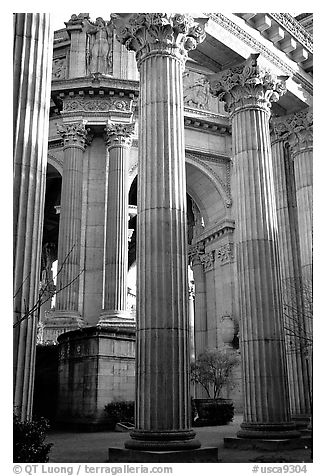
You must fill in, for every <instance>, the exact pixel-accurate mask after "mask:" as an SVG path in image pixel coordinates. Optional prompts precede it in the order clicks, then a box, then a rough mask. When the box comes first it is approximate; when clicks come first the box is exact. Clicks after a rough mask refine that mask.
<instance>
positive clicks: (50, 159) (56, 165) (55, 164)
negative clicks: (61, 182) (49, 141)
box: [48, 153, 63, 177]
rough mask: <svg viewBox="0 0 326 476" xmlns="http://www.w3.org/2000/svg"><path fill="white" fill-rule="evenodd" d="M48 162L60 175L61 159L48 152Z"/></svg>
mask: <svg viewBox="0 0 326 476" xmlns="http://www.w3.org/2000/svg"><path fill="white" fill-rule="evenodd" d="M48 164H50V165H52V167H54V168H55V169H56V170H57V171H58V172H59V174H60V175H61V177H62V172H63V162H62V160H61V159H59V158H58V157H56V156H55V155H53V154H49V153H48Z"/></svg>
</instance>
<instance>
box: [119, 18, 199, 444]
mask: <svg viewBox="0 0 326 476" xmlns="http://www.w3.org/2000/svg"><path fill="white" fill-rule="evenodd" d="M117 26H118V31H117V38H118V40H120V41H121V42H122V43H123V44H125V46H126V47H127V49H129V50H133V51H136V60H137V65H138V69H139V73H140V105H139V112H140V124H139V130H140V136H139V174H138V217H137V227H138V228H137V332H136V341H137V351H136V359H137V360H136V428H135V430H134V431H132V432H131V434H130V436H131V440H129V441H128V442H126V444H125V446H126V447H127V448H137V449H147V450H179V449H182V448H184V449H191V448H198V447H199V446H200V443H199V442H198V441H197V440H195V439H194V437H195V433H194V431H193V430H192V429H191V421H190V381H189V360H190V355H189V354H190V352H189V325H188V315H187V314H188V309H187V305H188V280H187V229H186V227H187V215H186V174H185V146H184V129H183V93H182V71H183V69H184V64H185V60H186V58H187V51H188V50H190V49H193V48H195V47H196V45H197V43H198V42H200V41H202V40H203V39H204V36H205V35H204V32H203V29H202V28H201V27H200V26H199V25H197V24H196V23H194V21H193V20H192V18H191V17H189V16H188V15H179V14H164V13H149V14H131V15H127V16H126V18H125V22H124V24H123V25H122V26H121V27H119V25H118V20H117Z"/></svg>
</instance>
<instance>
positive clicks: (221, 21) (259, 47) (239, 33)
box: [205, 13, 313, 95]
mask: <svg viewBox="0 0 326 476" xmlns="http://www.w3.org/2000/svg"><path fill="white" fill-rule="evenodd" d="M205 15H207V16H208V17H209V18H210V19H211V20H212V21H214V22H215V23H217V24H218V25H219V26H221V27H222V28H224V29H225V30H227V31H229V32H230V33H232V34H233V35H234V36H236V37H238V38H240V39H241V40H242V41H243V42H244V43H246V44H247V45H248V46H249V47H250V48H252V49H253V51H258V52H259V53H261V54H262V55H263V56H264V57H265V58H266V59H268V61H270V62H271V63H272V64H274V65H275V66H277V67H278V68H279V69H281V70H282V71H283V72H284V73H285V74H287V75H289V76H292V78H293V80H294V81H295V82H296V83H299V84H301V85H303V86H304V88H305V89H306V91H307V92H308V93H309V94H310V95H312V93H313V85H312V83H311V82H309V81H308V80H307V79H306V78H304V77H303V76H302V75H301V74H300V73H298V72H297V71H295V70H294V69H293V68H291V67H290V66H289V65H288V64H286V63H285V62H284V61H282V60H281V59H280V58H279V57H278V56H277V55H276V54H275V53H273V52H272V51H271V50H270V49H269V48H267V47H266V46H264V45H263V44H262V43H260V42H259V41H257V40H256V39H254V38H253V37H252V36H251V35H250V34H249V33H247V32H246V31H245V30H243V29H242V28H241V27H240V26H239V25H237V24H236V23H234V22H233V21H231V20H230V19H229V18H228V17H226V16H225V15H223V14H222V13H205Z"/></svg>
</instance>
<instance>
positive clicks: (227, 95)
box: [210, 53, 287, 114]
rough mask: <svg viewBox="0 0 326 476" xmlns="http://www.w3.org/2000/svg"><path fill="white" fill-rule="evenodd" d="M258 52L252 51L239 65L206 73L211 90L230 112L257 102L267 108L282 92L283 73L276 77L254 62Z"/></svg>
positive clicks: (284, 89) (256, 61)
mask: <svg viewBox="0 0 326 476" xmlns="http://www.w3.org/2000/svg"><path fill="white" fill-rule="evenodd" d="M259 56H260V54H259V53H254V54H251V55H250V57H249V58H248V59H247V60H246V61H245V62H244V63H243V64H242V65H240V66H235V67H233V68H229V69H226V70H224V71H221V72H219V73H216V74H213V75H211V76H210V86H211V92H212V94H214V95H215V96H216V97H218V99H220V100H224V101H225V102H226V106H227V110H228V111H229V112H231V114H233V113H234V112H235V111H236V110H238V109H239V108H241V109H243V108H245V107H255V106H258V107H260V108H263V109H264V110H266V111H268V112H269V108H270V106H271V102H276V101H278V100H279V97H280V96H282V95H283V94H284V93H285V92H286V86H285V81H286V79H287V77H286V76H281V77H277V76H275V75H273V74H271V73H270V71H268V70H266V69H265V68H263V67H261V66H260V65H259V63H258V59H259Z"/></svg>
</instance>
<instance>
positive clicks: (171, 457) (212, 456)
mask: <svg viewBox="0 0 326 476" xmlns="http://www.w3.org/2000/svg"><path fill="white" fill-rule="evenodd" d="M108 461H109V463H218V462H219V459H218V449H217V448H212V447H207V448H197V449H195V450H186V451H139V450H127V449H122V448H109V458H108Z"/></svg>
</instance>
